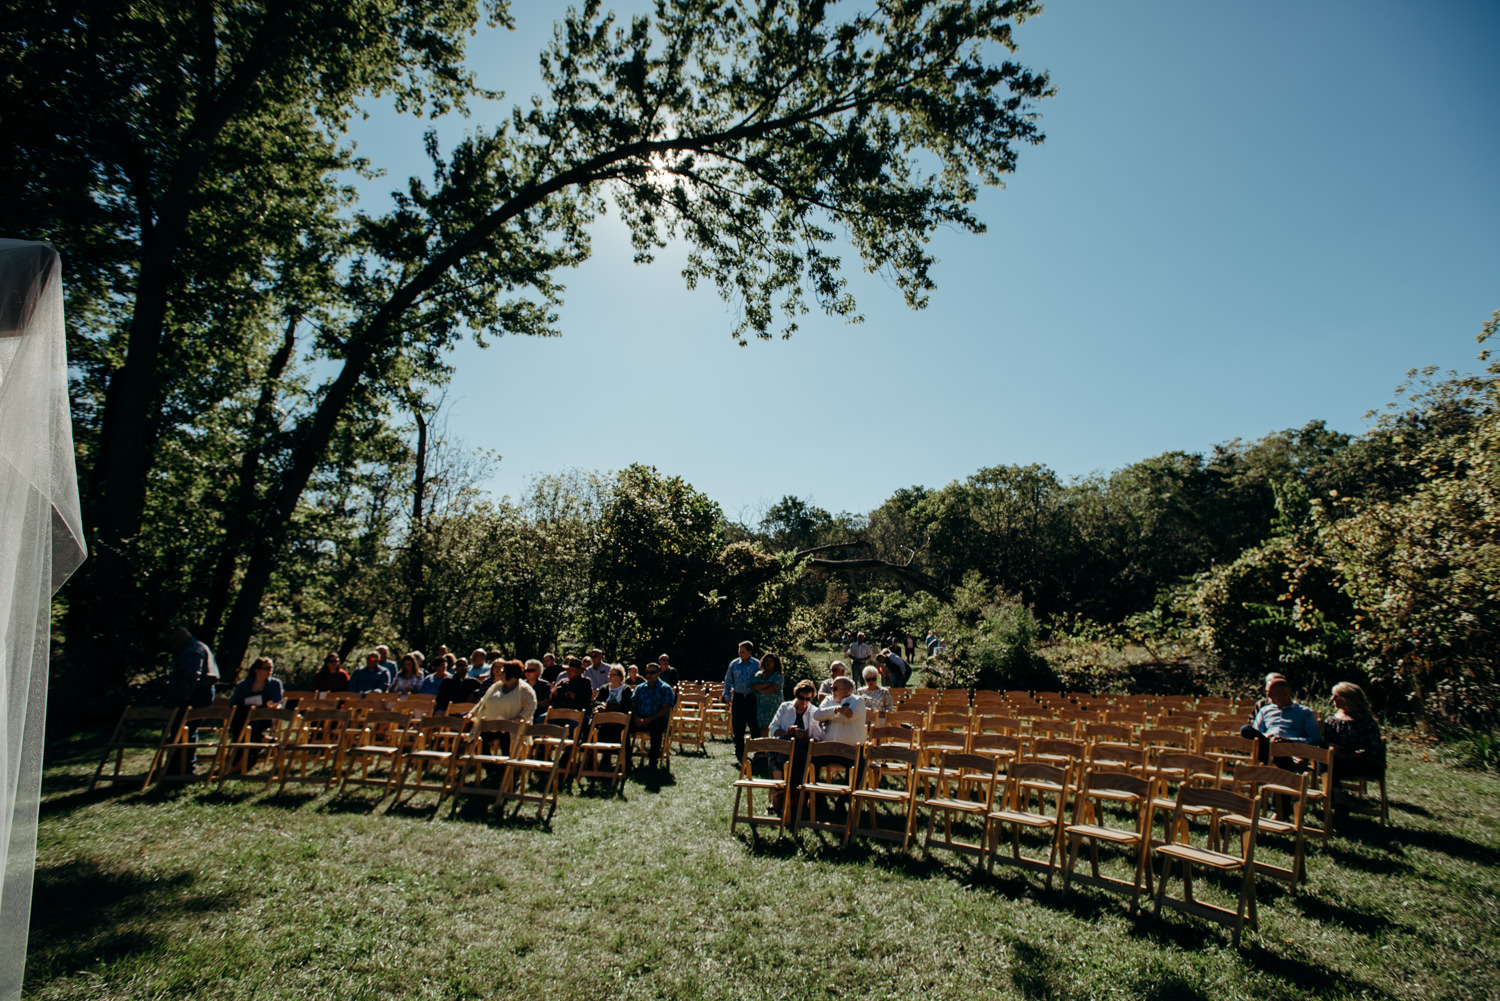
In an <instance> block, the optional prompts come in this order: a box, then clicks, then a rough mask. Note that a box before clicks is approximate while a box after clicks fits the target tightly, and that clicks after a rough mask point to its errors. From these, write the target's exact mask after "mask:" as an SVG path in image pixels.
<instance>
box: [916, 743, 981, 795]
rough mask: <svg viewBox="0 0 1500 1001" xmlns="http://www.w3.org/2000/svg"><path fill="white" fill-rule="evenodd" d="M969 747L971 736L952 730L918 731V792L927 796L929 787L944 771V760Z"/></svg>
mask: <svg viewBox="0 0 1500 1001" xmlns="http://www.w3.org/2000/svg"><path fill="white" fill-rule="evenodd" d="M968 749H969V736H968V734H966V733H954V732H953V731H952V730H919V731H917V750H918V751H919V752H920V757H919V760H918V762H917V794H918V795H919V796H926V795H927V790H928V788H929V787H930V786H931V785H932V783H933V782H934V781H935V780H936V779H937V778H938V777H939V776H941V775H942V773H943V767H944V766H943V761H944V759H945V758H946V757H947V756H948V755H949V754H961V753H963V752H964V751H967V750H968Z"/></svg>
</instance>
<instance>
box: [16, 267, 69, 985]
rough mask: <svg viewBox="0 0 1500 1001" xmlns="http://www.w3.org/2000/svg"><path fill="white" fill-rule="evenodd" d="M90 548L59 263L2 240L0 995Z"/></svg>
mask: <svg viewBox="0 0 1500 1001" xmlns="http://www.w3.org/2000/svg"><path fill="white" fill-rule="evenodd" d="M85 555H86V550H85V547H84V541H83V522H82V518H81V517H80V511H79V506H78V481H77V476H76V473H75V471H74V465H73V424H72V417H71V414H70V412H69V409H68V357H67V348H66V345H65V343H64V340H63V297H62V274H61V267H60V262H59V261H58V257H57V251H55V250H54V249H52V247H50V246H48V245H47V244H45V243H31V242H26V241H21V240H0V727H3V728H4V729H3V731H0V851H3V852H4V853H5V855H4V857H3V859H0V861H3V869H4V882H3V883H0V998H6V999H8V998H17V997H20V994H21V976H22V974H23V973H24V971H25V968H26V936H27V929H28V926H29V924H30V919H31V884H32V874H33V870H34V868H35V864H36V825H37V814H38V808H39V806H40V801H41V781H42V740H43V736H44V734H43V726H44V723H45V720H46V715H47V662H48V658H49V654H50V646H51V621H52V595H53V593H54V592H55V591H56V590H57V589H58V588H59V587H61V586H62V584H63V582H64V581H65V580H67V579H68V575H69V574H71V573H72V572H73V571H74V570H76V569H78V565H79V564H80V563H82V562H83V559H84V556H85Z"/></svg>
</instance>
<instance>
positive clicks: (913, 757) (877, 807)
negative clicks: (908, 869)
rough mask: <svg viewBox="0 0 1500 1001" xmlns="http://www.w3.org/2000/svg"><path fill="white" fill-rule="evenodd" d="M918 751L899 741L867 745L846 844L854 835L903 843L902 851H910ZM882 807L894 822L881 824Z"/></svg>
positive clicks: (852, 806)
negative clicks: (908, 848)
mask: <svg viewBox="0 0 1500 1001" xmlns="http://www.w3.org/2000/svg"><path fill="white" fill-rule="evenodd" d="M917 753H918V752H917V751H916V749H915V748H912V747H904V746H901V745H899V744H883V745H880V744H872V745H867V746H866V747H865V752H864V756H865V761H864V768H863V769H862V774H861V777H860V781H859V783H858V785H857V787H856V788H855V790H854V792H853V794H852V796H851V811H852V814H851V816H850V819H849V825H848V828H847V829H846V830H845V832H844V843H845V844H848V843H849V841H850V839H851V838H875V839H878V840H884V841H896V842H900V844H901V849H902V851H905V850H906V847H907V845H909V844H910V843H911V830H912V821H913V819H914V817H915V815H916V811H915V807H916V786H917V774H916V773H917ZM882 809H884V810H885V812H886V813H888V814H890V815H891V817H890V819H891V820H892V821H893V822H892V823H890V824H888V825H886V826H881V823H880V816H881V811H882ZM866 821H867V822H866Z"/></svg>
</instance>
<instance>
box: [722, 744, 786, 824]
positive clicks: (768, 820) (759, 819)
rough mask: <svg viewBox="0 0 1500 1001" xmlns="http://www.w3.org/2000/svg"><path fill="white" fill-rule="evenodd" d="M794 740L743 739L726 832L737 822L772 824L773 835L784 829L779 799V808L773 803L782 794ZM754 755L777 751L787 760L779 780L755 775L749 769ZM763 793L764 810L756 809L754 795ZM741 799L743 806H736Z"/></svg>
mask: <svg viewBox="0 0 1500 1001" xmlns="http://www.w3.org/2000/svg"><path fill="white" fill-rule="evenodd" d="M794 743H795V742H794V741H790V740H784V739H781V738H779V737H755V738H751V739H750V740H747V741H745V758H744V760H743V761H742V762H740V777H739V778H738V779H736V780H735V783H734V806H733V807H731V808H730V813H729V833H730V834H733V833H734V829H735V828H736V827H737V826H738V825H740V824H742V823H743V824H749V825H750V826H751V827H752V828H754V827H775V828H776V834H777V836H778V837H779V836H780V835H782V834H784V833H785V832H786V815H787V813H788V812H790V811H788V810H787V809H785V803H784V799H783V808H782V809H780V810H778V809H776V808H775V806H774V802H775V798H776V797H777V796H778V795H780V796H782V797H783V798H784V797H785V796H786V791H787V786H788V779H787V773H788V772H789V771H790V769H791V765H792V752H793V745H794ZM757 754H768V755H769V754H780V755H784V756H785V757H786V759H787V772H783V773H782V777H781V778H779V779H773V778H764V779H762V778H756V777H755V774H754V772H753V768H754V766H755V756H756V755H757ZM757 792H763V793H765V794H766V811H765V812H759V813H758V812H756V809H755V794H756V793H757ZM742 802H743V804H744V807H745V808H744V809H743V810H741V809H740V805H741V803H742Z"/></svg>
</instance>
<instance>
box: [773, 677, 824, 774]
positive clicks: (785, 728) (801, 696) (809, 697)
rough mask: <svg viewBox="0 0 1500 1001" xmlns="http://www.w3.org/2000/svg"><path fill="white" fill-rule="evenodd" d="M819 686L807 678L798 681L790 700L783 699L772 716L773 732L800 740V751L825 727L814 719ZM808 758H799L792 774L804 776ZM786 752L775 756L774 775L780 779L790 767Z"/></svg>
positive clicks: (787, 738)
mask: <svg viewBox="0 0 1500 1001" xmlns="http://www.w3.org/2000/svg"><path fill="white" fill-rule="evenodd" d="M817 695H818V689H817V688H816V687H815V686H814V685H813V683H812V682H811V681H809V680H807V679H806V678H804V679H802V680H801V681H799V682H797V686H796V687H795V688H793V689H792V698H791V701H790V702H783V703H782V704H781V705H780V706H778V707H777V708H776V714H775V715H774V716H772V717H771V729H770V734H771V736H773V737H777V738H780V739H782V740H796V741H800V742H801V744H799V750H798V752H797V753H798V754H799V755H802V754H804V753H805V749H804V748H803V746H802V745H805V743H806V741H808V740H809V739H812V740H816V739H817V738H818V735H819V734H821V733H822V730H823V728H822V726H821V725H820V724H819V723H818V721H817V720H816V719H814V718H813V700H814V699H816V698H817ZM805 760H806V759H805V758H803V757H800V756H799V757H798V758H797V759H796V760H795V761H794V762H793V767H792V775H793V776H794V777H795V778H797V779H800V778H801V775H802V772H801V768H802V765H803V762H804V761H805ZM786 763H787V759H786V755H783V754H773V755H771V777H772V778H775V779H779V778H781V777H782V769H783V768H784V767H785V766H786Z"/></svg>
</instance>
